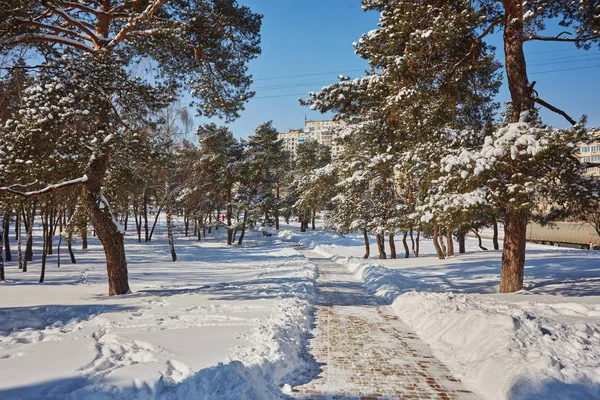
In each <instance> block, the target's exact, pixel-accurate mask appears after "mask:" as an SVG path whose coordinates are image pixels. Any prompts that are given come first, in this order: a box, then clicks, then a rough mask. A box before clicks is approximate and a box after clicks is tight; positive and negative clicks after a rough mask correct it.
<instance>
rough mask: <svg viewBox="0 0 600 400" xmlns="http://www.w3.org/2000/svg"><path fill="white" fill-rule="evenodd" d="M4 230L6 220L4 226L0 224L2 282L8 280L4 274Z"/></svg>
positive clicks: (0, 274) (0, 277) (0, 273)
mask: <svg viewBox="0 0 600 400" xmlns="http://www.w3.org/2000/svg"><path fill="white" fill-rule="evenodd" d="M5 215H6V214H5ZM4 232H5V231H4V221H2V226H0V282H1V281H4V280H6V277H5V276H4Z"/></svg>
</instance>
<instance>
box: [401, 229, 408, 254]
mask: <svg viewBox="0 0 600 400" xmlns="http://www.w3.org/2000/svg"><path fill="white" fill-rule="evenodd" d="M407 237H408V231H404V235H403V236H402V244H403V245H404V258H409V257H410V251H409V250H408V242H407V240H406V238H407Z"/></svg>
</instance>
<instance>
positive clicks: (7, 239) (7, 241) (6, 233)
mask: <svg viewBox="0 0 600 400" xmlns="http://www.w3.org/2000/svg"><path fill="white" fill-rule="evenodd" d="M2 223H3V225H4V230H3V231H4V260H5V261H12V254H11V252H10V236H9V230H10V211H9V210H8V209H7V210H6V212H5V213H4V221H2Z"/></svg>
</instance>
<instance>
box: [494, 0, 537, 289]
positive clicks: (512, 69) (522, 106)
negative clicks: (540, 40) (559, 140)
mask: <svg viewBox="0 0 600 400" xmlns="http://www.w3.org/2000/svg"><path fill="white" fill-rule="evenodd" d="M503 4H504V10H505V15H506V21H505V25H504V53H505V65H506V78H507V80H508V88H509V90H510V96H511V103H512V118H511V122H518V121H519V120H520V118H521V113H522V112H524V111H528V110H532V109H533V108H534V99H533V96H532V93H531V92H532V88H531V86H530V84H529V79H528V77H527V64H526V62H525V54H524V52H523V41H524V39H525V35H524V32H523V3H522V1H520V0H505V1H503ZM508 167H509V173H510V172H511V171H510V170H511V167H512V166H511V165H509V166H508ZM512 172H513V173H514V172H517V171H512ZM515 195H517V196H518V195H519V193H516V194H515ZM528 215H529V213H528V210H527V209H519V210H513V209H512V208H511V207H510V206H506V216H505V219H504V245H503V249H502V274H501V278H500V292H501V293H510V292H515V291H517V290H520V289H521V288H522V287H523V277H524V271H525V245H526V239H527V217H528ZM508 225H509V226H508Z"/></svg>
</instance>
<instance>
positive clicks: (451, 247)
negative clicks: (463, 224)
mask: <svg viewBox="0 0 600 400" xmlns="http://www.w3.org/2000/svg"><path fill="white" fill-rule="evenodd" d="M446 242H447V243H448V253H447V254H448V257H452V256H454V242H453V241H452V229H450V228H449V227H448V228H446Z"/></svg>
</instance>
